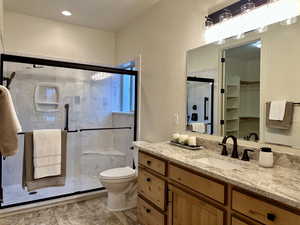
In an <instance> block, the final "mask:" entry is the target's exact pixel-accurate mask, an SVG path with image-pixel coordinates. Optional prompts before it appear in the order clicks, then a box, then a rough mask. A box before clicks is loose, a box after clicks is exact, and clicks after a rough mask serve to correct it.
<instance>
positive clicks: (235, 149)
mask: <svg viewBox="0 0 300 225" xmlns="http://www.w3.org/2000/svg"><path fill="white" fill-rule="evenodd" d="M228 138H231V139H232V140H233V149H232V153H231V158H236V159H237V158H239V153H238V150H237V138H236V137H235V136H232V135H230V136H225V137H224V138H223V140H222V143H220V144H219V145H222V146H223V150H222V153H221V155H228V152H227V146H226V142H227V140H228Z"/></svg>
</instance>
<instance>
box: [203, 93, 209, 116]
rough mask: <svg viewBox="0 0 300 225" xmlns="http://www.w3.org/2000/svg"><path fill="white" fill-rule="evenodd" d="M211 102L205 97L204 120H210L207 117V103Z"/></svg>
mask: <svg viewBox="0 0 300 225" xmlns="http://www.w3.org/2000/svg"><path fill="white" fill-rule="evenodd" d="M208 101H209V98H208V97H204V120H208V115H207V103H208Z"/></svg>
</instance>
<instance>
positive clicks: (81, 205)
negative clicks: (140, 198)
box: [0, 197, 137, 225]
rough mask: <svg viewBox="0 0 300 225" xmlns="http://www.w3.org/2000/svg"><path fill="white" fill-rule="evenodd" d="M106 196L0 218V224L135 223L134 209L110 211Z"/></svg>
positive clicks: (93, 224)
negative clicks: (106, 203)
mask: <svg viewBox="0 0 300 225" xmlns="http://www.w3.org/2000/svg"><path fill="white" fill-rule="evenodd" d="M105 202H106V198H105V197H103V198H100V199H93V200H88V201H83V202H78V203H72V204H67V205H63V206H57V207H53V208H49V209H43V210H39V211H35V212H31V213H26V214H20V215H14V216H10V217H5V218H0V225H137V222H136V209H132V210H127V211H125V212H110V211H108V210H107V209H106V207H105Z"/></svg>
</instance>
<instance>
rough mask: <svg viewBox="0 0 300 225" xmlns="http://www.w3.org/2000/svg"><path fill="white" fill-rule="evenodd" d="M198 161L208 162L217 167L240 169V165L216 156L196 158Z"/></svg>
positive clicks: (207, 163)
mask: <svg viewBox="0 0 300 225" xmlns="http://www.w3.org/2000/svg"><path fill="white" fill-rule="evenodd" d="M195 160H196V161H197V162H200V163H203V164H206V165H208V166H212V167H216V168H219V169H224V170H234V169H239V168H240V166H239V165H237V164H234V163H231V162H228V161H226V160H221V159H216V158H200V159H195Z"/></svg>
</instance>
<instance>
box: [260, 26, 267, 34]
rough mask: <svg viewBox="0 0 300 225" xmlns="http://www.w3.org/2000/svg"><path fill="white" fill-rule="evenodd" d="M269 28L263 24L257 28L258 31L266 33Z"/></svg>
mask: <svg viewBox="0 0 300 225" xmlns="http://www.w3.org/2000/svg"><path fill="white" fill-rule="evenodd" d="M267 30H268V26H261V27H259V28H258V29H257V32H258V33H264V32H266V31H267Z"/></svg>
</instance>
